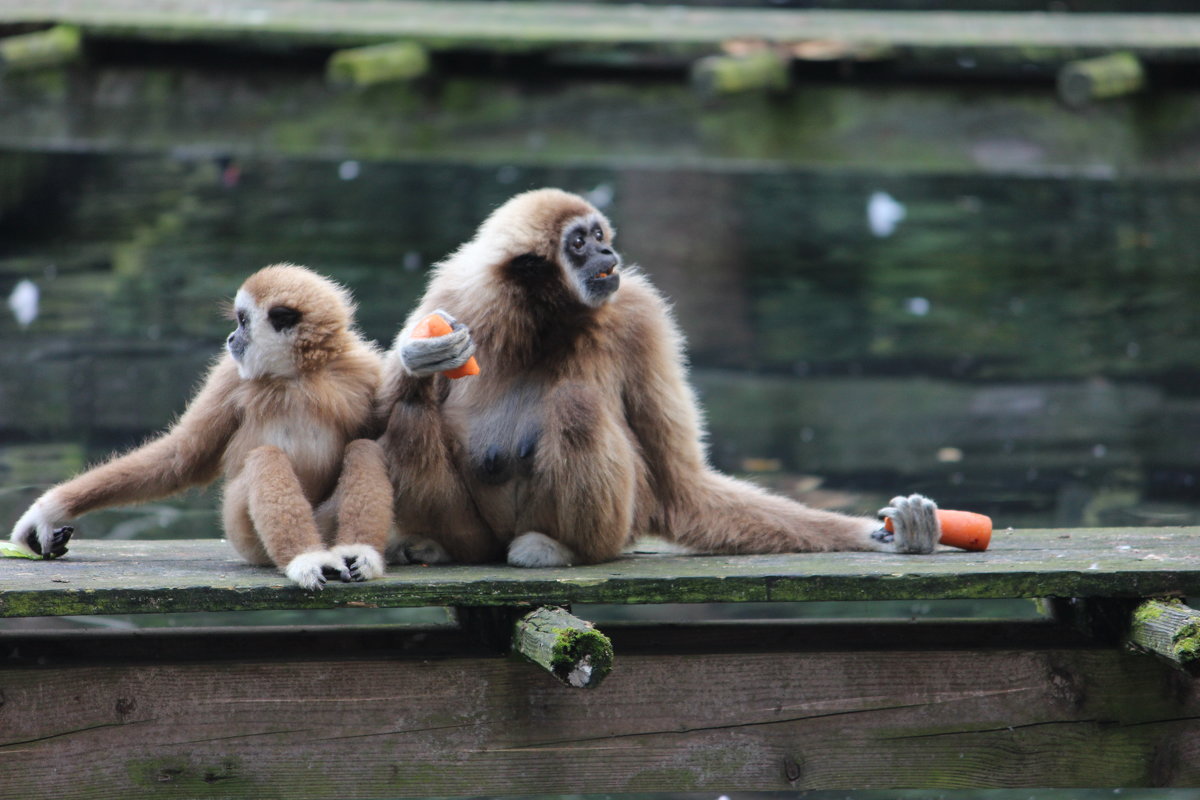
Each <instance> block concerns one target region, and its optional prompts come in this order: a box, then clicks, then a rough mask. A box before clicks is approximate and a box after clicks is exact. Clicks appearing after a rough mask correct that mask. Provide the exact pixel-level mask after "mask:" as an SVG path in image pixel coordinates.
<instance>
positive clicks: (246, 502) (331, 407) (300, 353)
mask: <svg viewBox="0 0 1200 800" xmlns="http://www.w3.org/2000/svg"><path fill="white" fill-rule="evenodd" d="M242 289H243V291H244V292H246V293H247V295H248V296H249V297H250V298H252V300H253V303H254V305H255V306H256V307H257V308H260V309H264V310H265V309H269V308H271V307H273V306H278V305H283V306H288V307H290V308H294V309H296V310H298V311H300V312H301V315H302V316H301V320H300V322H299V324H298V325H296V326H295V329H294V332H293V333H292V334H291V335H292V336H294V339H292V340H291V341H292V357H293V359H294V364H295V374H292V375H289V376H287V377H278V376H267V377H250V378H242V377H240V376H239V373H238V364H237V362H236V361H235V360H234V358H233V357H232V356H231V355H230V354H229V353H228V352H227V353H225V354H224V355H223V356H222V357H220V358H219V359H218V360H217V361H216V362H215V363H214V365H213V366H212V368H211V369H210V371H209V373H208V376H207V378H206V380H205V382H204V385H203V387H202V388H201V389H200V391H199V392H198V393H197V395H196V396H195V397H194V398H193V399H192V401H191V403H189V405H188V408H187V410H186V411H185V412H184V413H183V415H182V416H181V417H180V418H179V420H178V421H177V422H176V423H175V424H174V425H173V426H171V428H170V429H169V430H168V431H167V432H166V433H164V434H162V435H161V436H159V437H157V438H155V439H153V440H152V441H150V442H148V443H146V444H144V445H142V446H141V447H139V448H137V449H135V450H133V451H131V452H129V453H126V454H124V455H121V456H118V457H115V458H113V459H112V460H110V461H108V462H107V463H105V464H102V465H100V466H97V467H95V468H93V469H91V470H88V471H87V472H85V473H83V474H82V475H80V476H78V477H76V478H73V479H72V480H69V481H67V482H66V483H63V484H60V485H58V486H56V487H54V488H52V489H51V490H50V491H48V492H47V493H46V494H45V495H43V497H42V499H40V500H39V501H38V503H39V504H42V505H43V508H44V509H46V510H47V511H46V514H47V515H48V516H49V517H52V518H65V519H69V518H74V517H78V516H80V515H82V514H86V513H87V512H89V511H94V510H97V509H101V508H105V507H108V506H116V505H127V504H131V503H139V502H144V501H147V500H152V499H155V498H160V497H164V496H167V495H170V494H174V493H176V492H179V491H181V490H183V489H186V488H188V487H191V486H199V485H203V484H207V483H210V482H211V481H213V480H214V479H215V478H216V477H217V476H218V475H219V474H222V473H223V474H224V476H225V479H226V484H225V491H224V497H223V509H222V518H223V522H224V527H225V532H226V535H227V536H228V537H229V541H230V543H231V544H232V545H233V546H234V548H235V549H236V550H237V551H238V552H239V553H240V554H241V555H242V556H243V557H244V558H246V560H248V561H250V562H251V563H254V564H275V565H276V566H279V567H284V566H286V565H287V564H288V562H290V561H291V560H292V559H293V558H295V557H296V556H297V555H299V554H301V553H306V552H311V551H317V550H323V549H324V548H326V547H329V546H332V545H334V544H335V542H336V543H337V544H351V543H363V544H369V545H370V546H372V547H374V548H375V549H376V550H377V551H379V552H380V553H382V551H383V548H384V546H385V544H386V541H387V535H388V530H389V528H390V526H391V503H392V500H391V487H390V484H389V482H388V480H387V474H386V470H385V468H384V465H383V457H382V451H380V450H379V447H378V445H377V444H376V443H375V442H371V441H366V440H359V441H355V440H356V439H357V438H358V437H361V436H364V435H369V433H370V432H371V429H372V427H373V425H374V421H373V409H374V399H375V393H376V392H377V390H378V385H379V380H380V356H379V353H378V351H377V350H376V349H375V348H374V346H373V345H370V344H368V343H367V342H365V341H364V340H363V339H362V338H361V337H360V336H359V334H358V333H357V332H356V331H355V330H354V329H353V327H352V325H353V308H354V307H353V304H352V301H351V300H350V297H349V295H348V293H347V292H346V291H345V290H344V289H342V288H341V287H340V286H338V285H337V284H334V283H333V282H331V281H329V280H327V279H325V278H322V277H321V276H319V275H317V274H315V273H313V272H311V271H309V270H307V269H305V268H303V267H297V266H292V265H276V266H272V267H267V268H265V269H262V270H260V271H258V272H256V273H255V274H254V275H252V276H251V277H250V278H249V279H247V281H246V282H245V283H244V284H243V286H242ZM255 346H256V345H254V344H251V347H255ZM343 497H350V498H352V499H353V505H354V508H352V509H351V508H347V507H342V505H341V503H340V501H341V499H342V498H343ZM36 506H37V504H35V507H36ZM315 508H316V509H318V513H317V514H316V515H314V509H315ZM31 511H32V509H31ZM27 516H28V514H27ZM23 519H24V518H23ZM337 523H340V526H338V525H337ZM18 525H19V526H20V523H18ZM335 526H337V527H338V530H337V533H336V536H335V534H334V528H335ZM19 533H20V531H14V534H13V538H14V540H16V539H18V534H19ZM381 558H382V557H381ZM381 563H382V561H381Z"/></svg>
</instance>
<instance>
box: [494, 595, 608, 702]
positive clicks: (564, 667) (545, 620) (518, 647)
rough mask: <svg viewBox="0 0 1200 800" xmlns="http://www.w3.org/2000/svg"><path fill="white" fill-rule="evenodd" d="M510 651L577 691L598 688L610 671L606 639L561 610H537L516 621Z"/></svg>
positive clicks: (589, 625)
mask: <svg viewBox="0 0 1200 800" xmlns="http://www.w3.org/2000/svg"><path fill="white" fill-rule="evenodd" d="M513 651H514V652H516V653H520V654H521V655H522V656H524V657H525V658H527V659H529V660H530V661H532V662H533V663H535V664H537V665H538V666H540V667H543V668H545V669H546V670H548V671H549V672H550V673H551V674H553V675H554V677H556V678H558V679H559V680H560V681H562V682H563V683H565V684H567V685H568V686H574V687H575V688H577V689H592V688H595V687H597V686H599V685H600V682H601V681H603V680H604V678H605V677H606V676H607V675H608V673H609V672H610V671H611V670H612V663H613V647H612V642H611V641H609V639H608V637H607V636H605V635H604V634H603V633H601V632H600V631H598V630H596V626H595V625H593V624H592V623H590V622H587V621H585V620H582V619H579V618H578V617H576V616H574V615H572V614H570V613H568V612H567V611H564V610H563V609H561V608H539V609H537V610H536V611H532V612H530V613H529V614H526V615H525V616H524V617H522V618H521V619H519V620H518V621H517V624H516V625H515V626H514V627H513Z"/></svg>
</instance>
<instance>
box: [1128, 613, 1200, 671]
mask: <svg viewBox="0 0 1200 800" xmlns="http://www.w3.org/2000/svg"><path fill="white" fill-rule="evenodd" d="M1129 642H1130V644H1132V645H1133V646H1134V647H1135V648H1136V649H1138V650H1143V651H1145V652H1147V653H1153V654H1155V655H1157V656H1159V657H1160V658H1163V659H1165V660H1167V661H1168V662H1170V663H1171V664H1174V665H1175V666H1177V667H1180V668H1184V669H1195V668H1198V667H1200V611H1197V610H1196V609H1194V608H1189V607H1188V606H1186V605H1184V604H1183V603H1182V602H1180V601H1178V600H1148V601H1146V602H1145V603H1142V604H1141V605H1140V606H1138V607H1137V609H1136V610H1135V611H1134V612H1133V624H1132V625H1131V626H1130V629H1129Z"/></svg>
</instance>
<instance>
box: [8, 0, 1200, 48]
mask: <svg viewBox="0 0 1200 800" xmlns="http://www.w3.org/2000/svg"><path fill="white" fill-rule="evenodd" d="M29 22H64V23H70V24H75V25H79V26H81V27H83V28H84V29H85V32H86V33H88V34H89V35H93V36H96V35H110V36H111V35H120V36H143V37H147V38H155V39H164V40H192V41H205V40H208V41H212V40H218V41H219V40H228V39H247V38H252V39H255V40H259V41H270V40H271V39H276V40H279V39H288V40H293V41H299V42H303V43H306V44H322V45H328V46H345V45H352V44H371V43H376V42H381V41H387V40H390V39H410V40H414V41H419V42H422V43H424V44H427V45H430V46H435V47H436V46H488V47H500V48H505V49H511V48H513V47H514V46H520V45H525V46H554V47H572V46H580V45H609V46H611V45H631V44H634V45H636V44H643V45H659V44H665V45H676V46H702V47H710V48H711V47H713V46H715V45H719V44H720V43H722V42H725V41H728V40H730V39H751V40H764V41H772V42H801V41H811V40H832V41H840V42H853V43H855V44H867V45H890V46H893V47H900V48H905V47H914V48H930V47H932V48H945V49H960V50H961V49H972V48H983V49H997V48H1012V49H1023V48H1024V49H1028V48H1043V49H1045V48H1064V49H1069V50H1080V49H1083V50H1101V51H1103V50H1110V49H1122V50H1132V51H1148V52H1154V53H1174V54H1176V55H1179V56H1186V57H1189V58H1194V57H1195V50H1196V47H1195V45H1196V42H1197V41H1198V40H1200V15H1195V14H1170V15H1166V14H1158V15H1156V14H1120V15H1106V14H1041V13H1004V12H944V13H934V12H923V13H919V14H914V13H906V12H894V11H893V12H886V11H823V10H774V9H751V8H736V9H731V8H686V7H682V6H666V7H661V6H660V7H653V6H643V5H638V4H629V5H603V4H585V3H556V4H555V5H554V6H552V7H548V6H546V5H543V4H539V3H529V2H504V3H488V2H456V3H442V2H433V1H431V0H408V1H405V0H387V1H386V2H380V1H379V0H363V2H357V3H353V4H346V3H339V2H330V1H329V0H262V1H261V2H256V3H254V4H253V5H251V6H246V5H241V4H231V3H217V4H213V3H208V2H204V0H158V2H155V3H146V2H144V0H46V2H39V3H29V2H28V0H0V24H13V23H29Z"/></svg>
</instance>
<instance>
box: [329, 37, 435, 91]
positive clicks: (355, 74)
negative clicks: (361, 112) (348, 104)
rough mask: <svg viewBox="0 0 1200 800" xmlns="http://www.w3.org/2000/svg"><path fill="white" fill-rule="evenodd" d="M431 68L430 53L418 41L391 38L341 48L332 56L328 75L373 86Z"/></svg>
mask: <svg viewBox="0 0 1200 800" xmlns="http://www.w3.org/2000/svg"><path fill="white" fill-rule="evenodd" d="M428 71H429V53H427V52H426V50H425V48H424V47H422V46H421V45H419V44H417V43H416V42H389V43H387V44H377V45H372V46H370V47H354V48H351V49H349V50H338V51H337V52H335V53H334V54H333V55H331V56H330V57H329V62H328V64H326V67H325V77H326V79H327V80H328V81H329V82H330V83H332V84H335V85H337V86H356V87H363V86H371V85H373V84H376V83H388V82H391V81H408V80H412V79H413V78H419V77H421V76H422V75H424V74H425V73H426V72H428Z"/></svg>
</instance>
